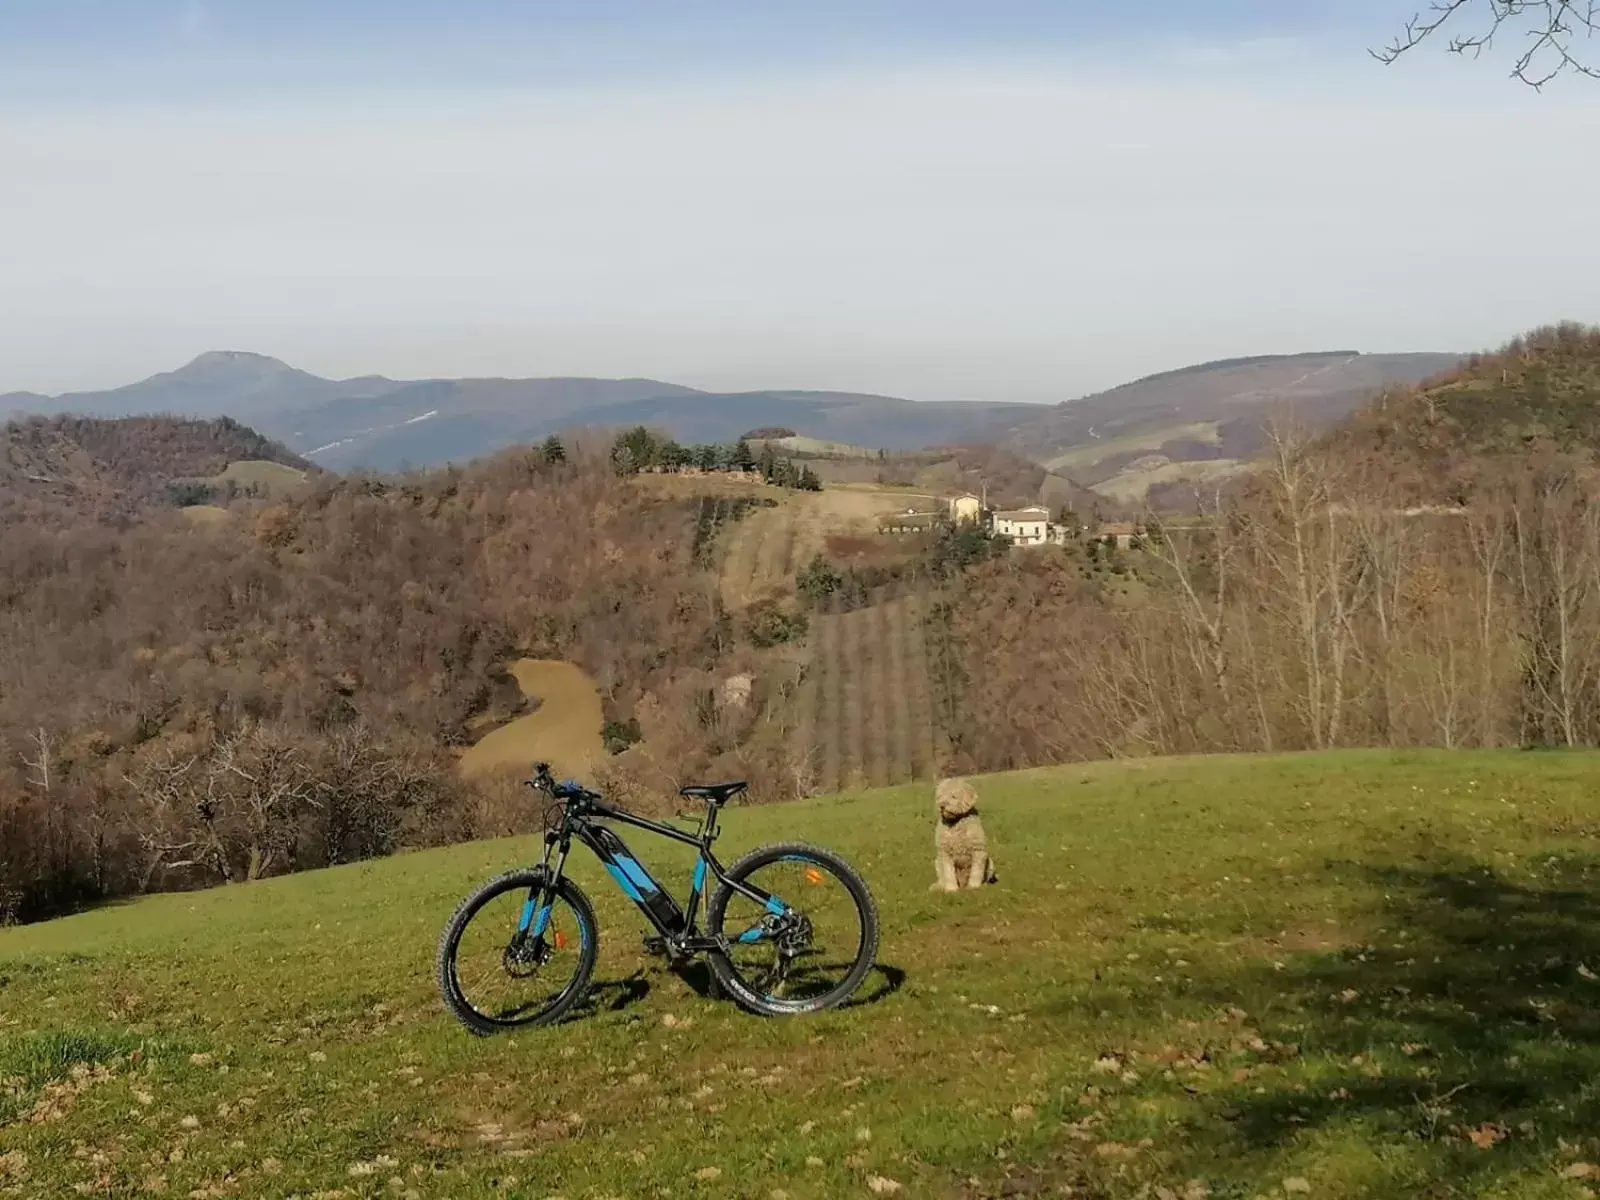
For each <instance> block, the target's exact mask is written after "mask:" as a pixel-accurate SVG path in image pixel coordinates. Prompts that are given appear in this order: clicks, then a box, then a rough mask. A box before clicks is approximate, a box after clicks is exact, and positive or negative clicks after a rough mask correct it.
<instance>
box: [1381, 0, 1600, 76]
mask: <svg viewBox="0 0 1600 1200" xmlns="http://www.w3.org/2000/svg"><path fill="white" fill-rule="evenodd" d="M1446 27H1448V30H1449V31H1451V32H1449V35H1448V37H1449V40H1448V43H1447V45H1448V47H1449V49H1450V51H1451V52H1452V53H1454V54H1469V55H1471V56H1472V57H1474V58H1476V57H1477V56H1478V55H1480V54H1482V53H1483V52H1484V51H1485V50H1488V49H1490V48H1491V47H1492V46H1493V44H1494V41H1495V39H1496V38H1498V37H1501V36H1503V35H1518V36H1520V37H1521V38H1522V39H1523V41H1522V52H1521V53H1520V54H1519V55H1518V56H1517V59H1516V62H1515V63H1514V64H1513V65H1512V68H1511V77H1512V78H1513V79H1517V80H1520V81H1522V82H1523V83H1525V84H1527V85H1528V86H1529V87H1531V88H1534V89H1535V90H1537V89H1539V88H1542V87H1543V86H1544V85H1545V84H1547V83H1549V82H1550V81H1551V80H1552V79H1554V78H1555V77H1556V76H1557V75H1560V74H1562V73H1563V72H1571V73H1574V74H1578V75H1587V76H1589V77H1591V78H1596V79H1600V68H1596V67H1595V66H1593V65H1591V64H1590V63H1589V62H1588V61H1587V58H1586V56H1585V55H1583V54H1582V53H1581V52H1580V50H1579V47H1578V46H1577V43H1578V42H1579V41H1580V40H1582V41H1587V40H1588V39H1590V38H1592V37H1593V36H1594V33H1595V30H1596V29H1597V28H1600V0H1433V2H1432V3H1431V4H1430V5H1429V7H1427V8H1425V9H1422V10H1420V11H1419V12H1417V13H1416V14H1414V15H1413V16H1412V18H1411V19H1410V20H1409V21H1407V22H1406V26H1405V29H1404V31H1403V32H1401V33H1400V34H1398V35H1396V37H1395V38H1394V39H1393V40H1392V41H1390V42H1389V43H1388V44H1387V45H1386V46H1384V47H1383V48H1382V49H1381V50H1374V51H1372V55H1373V57H1375V58H1376V59H1377V60H1378V61H1379V62H1382V63H1385V64H1388V63H1393V62H1394V61H1396V60H1397V59H1398V58H1400V56H1401V55H1403V54H1405V53H1406V52H1407V51H1409V50H1413V49H1415V48H1416V47H1417V46H1420V45H1421V44H1422V43H1423V42H1425V41H1428V40H1429V39H1431V38H1433V37H1434V36H1435V35H1440V36H1445V35H1446ZM1455 31H1459V32H1455Z"/></svg>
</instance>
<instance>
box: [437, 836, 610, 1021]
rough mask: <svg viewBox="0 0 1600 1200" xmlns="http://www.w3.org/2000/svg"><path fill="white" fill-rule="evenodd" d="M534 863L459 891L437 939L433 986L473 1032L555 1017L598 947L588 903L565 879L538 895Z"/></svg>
mask: <svg viewBox="0 0 1600 1200" xmlns="http://www.w3.org/2000/svg"><path fill="white" fill-rule="evenodd" d="M544 885H545V873H544V870H543V869H542V868H538V867H535V868H531V869H523V870H518V871H511V872H509V873H507V874H505V875H502V876H500V877H499V878H498V879H491V880H490V881H489V882H488V883H486V884H484V885H483V886H482V887H481V888H479V889H478V890H477V891H476V892H474V893H473V894H472V895H471V896H469V897H467V899H466V900H464V901H463V902H462V904H461V907H460V908H458V909H457V910H456V912H455V915H454V916H452V917H451V918H450V922H449V924H447V925H446V926H445V929H444V933H443V935H442V936H441V937H440V939H439V956H438V961H437V964H436V968H437V974H438V980H439V992H440V994H441V995H442V996H443V997H444V1002H445V1004H446V1005H448V1006H449V1008H450V1011H451V1012H452V1013H454V1014H455V1017H456V1019H457V1020H458V1021H460V1022H461V1023H462V1024H463V1025H465V1026H466V1027H467V1028H468V1029H469V1030H471V1031H472V1032H473V1033H475V1034H477V1035H479V1036H480V1037H485V1036H488V1035H489V1034H492V1033H503V1032H506V1031H508V1030H512V1029H526V1028H529V1027H531V1026H536V1025H549V1024H552V1023H554V1022H556V1021H559V1020H560V1019H561V1018H562V1017H563V1016H565V1015H566V1014H567V1013H569V1012H570V1011H572V1009H573V1008H574V1007H575V1006H576V1005H577V1004H578V1002H579V1001H580V1000H582V999H583V997H584V994H585V993H586V992H587V991H588V988H589V979H590V977H591V976H592V975H593V974H594V964H595V958H596V957H597V955H598V953H599V949H600V932H599V925H598V924H597V923H596V921H595V918H594V906H593V905H591V904H590V903H589V898H588V897H587V896H585V895H584V894H583V892H582V891H580V890H579V889H578V886H577V885H576V884H574V883H573V882H572V881H571V880H570V879H563V880H562V881H561V883H560V885H559V886H558V887H557V888H556V891H555V894H554V895H553V896H551V897H549V898H548V901H549V902H548V907H544V908H541V907H540V902H541V900H542V899H544Z"/></svg>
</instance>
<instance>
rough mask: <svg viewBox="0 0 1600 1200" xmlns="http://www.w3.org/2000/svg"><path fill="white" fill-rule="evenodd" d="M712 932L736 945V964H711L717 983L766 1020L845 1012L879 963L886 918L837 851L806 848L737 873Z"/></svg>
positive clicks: (711, 922)
mask: <svg viewBox="0 0 1600 1200" xmlns="http://www.w3.org/2000/svg"><path fill="white" fill-rule="evenodd" d="M746 889H748V891H749V892H751V893H754V894H753V895H751V894H747V892H746ZM769 897H770V899H769ZM706 928H707V931H708V932H709V933H710V934H711V935H712V936H713V937H715V936H717V935H719V934H720V935H721V936H723V937H724V938H726V939H727V942H728V953H727V954H725V955H724V954H713V955H711V970H712V972H713V973H714V974H715V975H716V977H717V981H718V982H719V983H720V984H722V986H723V987H724V988H725V989H726V990H727V992H728V993H729V994H730V995H731V996H732V997H733V998H734V1000H736V1001H737V1002H738V1003H739V1004H740V1006H742V1007H743V1008H746V1009H748V1010H749V1011H751V1012H754V1013H760V1014H762V1015H764V1016H791V1015H798V1014H802V1013H815V1012H822V1011H824V1010H826V1009H830V1008H837V1007H838V1006H839V1005H841V1004H843V1003H844V1002H845V1001H846V1000H848V999H849V998H850V997H851V996H852V995H853V994H854V993H855V991H856V989H857V988H859V987H860V986H861V983H862V981H863V980H864V979H865V978H866V977H867V972H869V971H870V970H872V966H873V963H874V961H875V960H876V957H877V953H878V910H877V906H876V905H875V904H874V903H873V899H872V893H871V891H869V890H868V888H867V884H866V881H865V880H863V879H862V878H861V876H860V875H859V874H857V872H856V870H855V868H853V867H852V866H850V864H849V863H847V862H845V861H844V859H842V858H840V857H839V856H838V855H837V854H835V853H833V852H832V851H831V850H824V849H822V848H821V847H819V846H810V845H806V844H804V843H801V842H787V843H783V844H780V845H776V846H763V847H762V848H761V849H759V850H755V851H752V852H751V853H750V854H747V855H745V857H743V858H741V859H740V860H739V861H738V862H736V863H734V864H733V866H732V867H730V868H729V870H728V876H727V878H726V879H725V880H724V881H723V883H722V885H721V886H720V887H719V888H718V889H717V891H716V894H715V895H714V896H712V898H711V905H710V907H709V908H708V909H707V911H706Z"/></svg>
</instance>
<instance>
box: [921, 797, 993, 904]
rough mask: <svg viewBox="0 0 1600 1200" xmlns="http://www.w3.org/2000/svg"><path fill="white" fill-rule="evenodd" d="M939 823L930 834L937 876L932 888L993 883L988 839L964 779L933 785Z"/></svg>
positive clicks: (973, 798)
mask: <svg viewBox="0 0 1600 1200" xmlns="http://www.w3.org/2000/svg"><path fill="white" fill-rule="evenodd" d="M934 803H935V805H936V806H937V808H938V811H939V824H938V827H937V828H936V829H935V830H934V833H933V844H934V848H935V849H936V850H937V851H938V857H936V858H935V859H934V860H933V868H934V871H935V872H936V873H937V874H938V879H937V880H936V881H935V882H934V884H933V887H932V889H931V890H932V891H943V892H954V891H959V890H960V889H961V888H963V887H969V888H974V887H979V886H980V885H982V884H985V883H994V882H996V879H997V877H996V875H995V872H994V860H993V859H992V858H990V857H989V839H988V838H987V837H986V836H984V832H983V822H982V821H981V820H980V819H979V818H978V793H977V792H975V791H973V790H972V785H971V784H970V783H968V782H967V781H966V780H965V779H941V780H940V781H939V783H938V786H937V787H935V788H934Z"/></svg>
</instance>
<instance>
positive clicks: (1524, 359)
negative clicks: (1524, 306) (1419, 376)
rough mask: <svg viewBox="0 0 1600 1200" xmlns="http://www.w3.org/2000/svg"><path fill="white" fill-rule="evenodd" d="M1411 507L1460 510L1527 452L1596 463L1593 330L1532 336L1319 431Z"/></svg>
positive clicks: (1599, 425) (1598, 399) (1598, 388)
mask: <svg viewBox="0 0 1600 1200" xmlns="http://www.w3.org/2000/svg"><path fill="white" fill-rule="evenodd" d="M1327 440H1328V441H1329V443H1330V444H1332V445H1333V446H1335V447H1337V448H1339V449H1341V450H1342V451H1344V452H1345V453H1346V454H1348V455H1350V456H1351V458H1352V461H1353V462H1355V463H1358V464H1365V465H1366V466H1367V467H1369V468H1375V469H1377V470H1378V471H1380V472H1381V473H1382V475H1383V476H1384V477H1385V478H1386V479H1388V480H1390V481H1391V482H1394V483H1396V484H1398V485H1399V486H1400V487H1401V488H1402V490H1403V491H1404V492H1405V493H1407V494H1408V495H1409V498H1410V499H1411V500H1413V501H1414V502H1416V503H1424V504H1425V503H1437V502H1452V503H1453V502H1460V501H1463V500H1464V499H1466V497H1467V496H1469V495H1470V494H1471V492H1472V491H1473V490H1474V488H1475V487H1477V486H1478V485H1480V484H1482V483H1484V482H1486V481H1488V480H1492V479H1494V478H1497V477H1499V476H1500V475H1501V473H1502V468H1503V467H1504V466H1506V465H1507V464H1508V463H1516V462H1522V461H1525V460H1528V459H1529V458H1530V455H1531V454H1532V452H1534V451H1536V450H1554V451H1561V452H1566V453H1570V454H1576V455H1579V456H1586V457H1590V458H1593V457H1595V456H1597V455H1600V327H1592V326H1585V325H1581V324H1577V323H1573V322H1568V323H1565V324H1561V325H1553V326H1546V327H1545V328H1542V329H1536V330H1534V331H1532V332H1530V333H1528V334H1527V335H1525V336H1523V337H1519V338H1516V339H1514V340H1512V341H1511V342H1509V343H1508V344H1507V345H1505V346H1503V347H1502V348H1501V349H1499V350H1497V351H1495V352H1494V353H1491V354H1479V355H1473V356H1472V357H1471V358H1469V359H1467V360H1466V361H1464V362H1462V363H1461V364H1460V365H1459V366H1457V367H1456V368H1455V369H1453V370H1449V371H1445V372H1444V373H1442V374H1439V375H1437V376H1435V377H1433V378H1431V379H1428V380H1425V381H1424V382H1423V383H1421V384H1419V385H1417V386H1415V387H1409V388H1398V389H1395V390H1394V391H1393V392H1391V393H1388V394H1386V395H1385V396H1383V397H1382V399H1381V401H1379V402H1377V403H1374V404H1371V405H1369V406H1367V407H1366V408H1364V409H1362V410H1361V411H1359V412H1357V413H1355V414H1354V415H1353V416H1352V417H1351V418H1350V419H1349V420H1348V421H1346V422H1342V423H1341V424H1340V425H1338V426H1336V427H1335V428H1333V429H1332V430H1330V431H1329V433H1328V435H1327Z"/></svg>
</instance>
